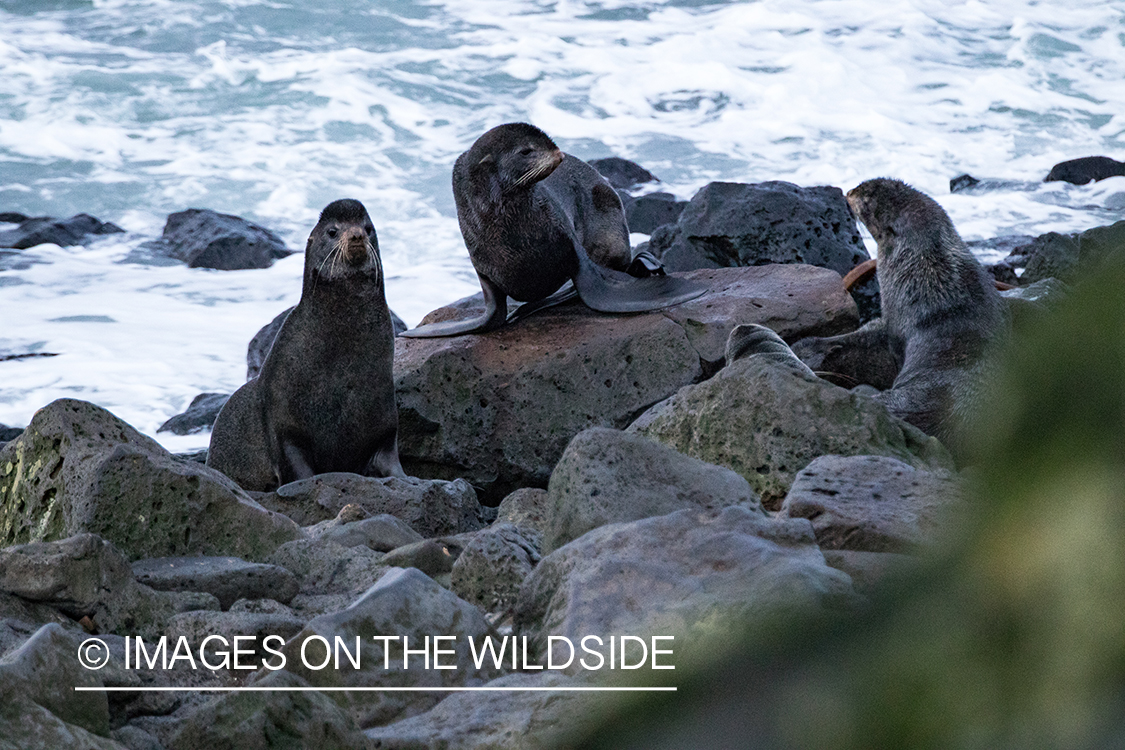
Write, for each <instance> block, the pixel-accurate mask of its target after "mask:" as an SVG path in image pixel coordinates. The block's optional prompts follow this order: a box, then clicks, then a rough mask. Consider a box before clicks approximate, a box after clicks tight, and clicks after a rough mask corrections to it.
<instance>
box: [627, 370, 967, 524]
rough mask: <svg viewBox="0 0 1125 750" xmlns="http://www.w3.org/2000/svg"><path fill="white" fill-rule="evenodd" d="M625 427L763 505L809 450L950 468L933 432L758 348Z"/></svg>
mask: <svg viewBox="0 0 1125 750" xmlns="http://www.w3.org/2000/svg"><path fill="white" fill-rule="evenodd" d="M627 431H628V432H635V433H638V434H640V435H644V436H647V437H650V438H652V439H654V440H658V441H660V442H662V443H664V444H665V445H668V446H671V447H672V448H675V449H676V450H678V451H680V452H681V453H686V454H687V455H689V456H694V457H695V458H698V459H700V460H702V461H707V462H708V463H714V464H718V465H719V466H726V467H728V468H730V469H733V470H734V471H736V472H738V473H739V474H741V475H742V476H743V477H745V478H746V480H747V481H748V482H749V483H750V486H751V487H753V488H754V489H755V490H756V491H757V492H758V493H759V495H760V496H761V498H762V502H763V505H765V506H766V507H767V508H771V509H776V507H777V506H778V505H779V504H780V502H781V500H782V499H783V498H784V497H785V495H786V493H787V492H788V491H789V488H790V486H791V485H792V483H793V480H794V478H795V477H796V476H797V472H799V471H800V470H801V469H803V468H805V467H806V466H807V465H808V464H809V463H810V462H812V460H813V459H814V458H816V457H818V456H823V455H829V454H833V455H853V456H854V455H884V456H891V457H893V458H898V459H900V460H902V461H904V462H906V463H908V464H910V465H911V466H916V467H919V468H924V469H934V468H944V469H952V468H953V459H952V457H951V456H950V455H949V452H948V451H947V450H946V449H945V448H944V447H943V446H942V445H941V443H940V442H938V440H937V439H936V438H932V437H929V436H927V435H925V434H924V433H922V432H921V431H920V430H918V429H917V428H915V427H913V426H911V425H909V424H907V423H906V422H903V421H902V420H900V419H897V418H895V417H893V416H891V414H890V412H888V411H887V409H886V407H884V406H883V405H882V404H880V403H878V402H877V401H875V400H874V399H872V398H870V397H869V396H865V395H862V394H859V393H853V392H851V391H848V390H845V389H844V388H840V387H839V386H835V385H832V384H831V383H828V382H825V381H824V380H821V379H820V378H817V377H815V376H813V375H811V374H808V373H806V372H803V371H801V370H799V369H797V368H795V367H792V366H789V365H787V364H785V363H784V362H779V361H777V360H775V359H771V358H770V356H769V355H764V354H755V355H750V356H748V357H745V358H743V359H739V360H737V361H735V362H734V363H733V364H731V365H728V366H727V367H725V368H723V369H722V370H721V371H720V372H719V373H718V374H717V375H716V376H715V377H713V378H711V379H710V380H708V381H705V382H703V383H699V384H697V385H691V386H687V387H685V388H683V389H681V390H680V391H679V392H677V393H676V394H675V395H674V396H672V397H671V398H669V399H667V400H666V401H663V402H661V403H659V404H657V405H656V406H654V407H652V408H651V409H649V410H648V411H647V412H645V413H644V414H642V415H641V416H640V417H638V418H637V420H636V421H635V422H634V423H633V424H632V425H630V426H629V428H628V430H627Z"/></svg>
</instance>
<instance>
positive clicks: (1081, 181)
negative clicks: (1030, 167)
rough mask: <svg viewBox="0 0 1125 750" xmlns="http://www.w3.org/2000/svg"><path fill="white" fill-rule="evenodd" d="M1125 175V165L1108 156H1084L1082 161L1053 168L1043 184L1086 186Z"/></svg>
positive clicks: (1071, 160)
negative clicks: (1060, 183)
mask: <svg viewBox="0 0 1125 750" xmlns="http://www.w3.org/2000/svg"><path fill="white" fill-rule="evenodd" d="M1122 175H1125V163H1122V162H1119V161H1117V160H1115V159H1111V158H1109V157H1108V156H1084V157H1082V158H1080V159H1070V160H1069V161H1061V162H1059V163H1058V164H1056V165H1055V166H1053V167H1051V171H1050V172H1048V173H1047V176H1046V177H1044V178H1043V182H1069V183H1070V184H1072V185H1085V184H1086V183H1088V182H1091V181H1094V182H1097V181H1100V180H1104V179H1107V178H1109V177H1120V176H1122Z"/></svg>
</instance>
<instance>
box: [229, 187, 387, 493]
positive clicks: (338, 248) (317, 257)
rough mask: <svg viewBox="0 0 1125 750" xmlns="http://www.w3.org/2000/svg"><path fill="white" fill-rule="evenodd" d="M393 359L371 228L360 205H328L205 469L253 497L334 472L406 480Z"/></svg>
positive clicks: (232, 402) (231, 404) (232, 403)
mask: <svg viewBox="0 0 1125 750" xmlns="http://www.w3.org/2000/svg"><path fill="white" fill-rule="evenodd" d="M393 359H394V333H393V331H392V328H391V316H390V311H389V310H388V309H387V301H386V298H385V296H384V293H383V266H382V262H381V260H380V258H379V244H378V239H377V238H376V235H375V227H374V226H373V225H372V223H371V219H370V217H369V216H368V215H367V209H365V208H364V207H363V204H362V203H360V202H359V201H356V200H338V201H334V202H332V203H330V204H328V206H327V207H325V209H324V210H323V211H322V212H321V214H320V219H319V221H318V222H317V225H316V227H315V228H314V229H313V230H312V234H310V235H309V241H308V244H307V245H306V247H305V275H304V280H303V283H302V288H301V301H300V302H299V303H298V304H297V306H296V307H295V308H294V309H293V312H291V313H290V314H289V316H288V317H287V318H286V319H285V322H284V324H282V326H281V330H280V331H278V334H277V339H276V340H275V341H274V343H273V346H272V347H271V348H270V351H269V354H268V355H267V356H266V359H265V362H264V363H263V364H262V370H261V373H260V374H259V376H258V377H257V378H255V379H253V380H250V381H249V382H247V383H246V384H245V385H243V386H242V387H241V388H239V389H238V390H237V391H235V393H234V395H233V396H231V398H230V401H228V402H227V403H226V405H225V406H224V407H223V409H222V411H221V412H219V417H218V419H217V420H216V421H215V427H214V429H213V430H212V432H211V447H210V450H209V452H208V455H207V465H208V466H211V467H213V468H215V469H218V470H219V471H221V472H223V473H224V474H226V475H227V476H229V477H230V478H231V479H233V480H234V481H235V482H237V483H238V484H239V485H241V486H242V487H243V488H244V489H248V490H258V491H267V490H271V489H273V488H275V487H276V486H278V485H280V484H286V483H288V482H292V481H295V480H297V479H304V478H306V477H310V476H313V475H314V474H324V473H327V472H333V471H346V472H352V473H356V474H369V475H374V476H391V475H393V476H405V474H404V473H403V470H402V466H401V464H400V463H399V459H398V444H397V433H398V410H397V407H396V405H395V389H394V381H393V378H392V375H391V364H392V362H393Z"/></svg>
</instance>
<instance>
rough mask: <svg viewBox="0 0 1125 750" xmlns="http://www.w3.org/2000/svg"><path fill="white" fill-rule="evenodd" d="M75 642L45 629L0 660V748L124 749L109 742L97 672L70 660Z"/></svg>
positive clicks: (53, 627) (55, 630)
mask: <svg viewBox="0 0 1125 750" xmlns="http://www.w3.org/2000/svg"><path fill="white" fill-rule="evenodd" d="M77 645H78V644H77V642H76V641H74V640H73V639H71V638H70V637H69V636H68V635H67V634H66V632H65V631H64V630H63V629H62V628H61V627H60V626H58V625H55V624H51V625H44V626H43V627H41V628H40V629H39V630H38V631H36V633H35V635H33V636H32V637H31V638H30V639H29V640H28V641H27V642H26V643H25V644H23V646H21V647H20V648H18V649H16V650H15V651H13V652H11V653H10V654H8V655H7V656H5V657H4V658H3V659H0V727H3V728H4V732H3V735H2V736H0V747H4V748H6V749H7V748H12V750H17V749H18V750H25V749H26V750H33V749H34V750H37V749H38V748H44V749H46V748H72V747H73V748H83V749H85V748H91V749H92V750H126V748H125V746H124V745H121V744H118V743H117V742H115V741H113V740H112V739H110V738H109V706H108V702H107V700H106V694H105V693H104V692H99V691H81V692H79V691H76V690H75V689H74V688H75V687H90V688H100V687H102V682H101V680H100V679H99V677H98V672H97V671H93V670H88V669H83V668H81V667H80V666H78V663H77V661H76V659H75V653H76V649H77Z"/></svg>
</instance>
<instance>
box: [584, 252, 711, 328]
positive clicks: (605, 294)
mask: <svg viewBox="0 0 1125 750" xmlns="http://www.w3.org/2000/svg"><path fill="white" fill-rule="evenodd" d="M574 250H575V253H576V254H577V255H578V273H576V274H575V275H574V286H575V287H576V288H577V289H578V296H579V297H581V298H582V301H583V302H584V303H586V306H587V307H589V308H590V309H591V310H597V311H598V312H609V313H628V312H644V311H646V310H659V309H661V308H663V307H671V306H672V305H678V304H680V303H682V302H687V301H688V300H692V299H695V298H696V297H701V296H703V294H704V293H705V292H706V291H707V288H706V287H704V286H702V285H700V284H696V283H695V282H692V281H688V280H687V279H676V278H673V277H671V276H650V277H648V278H644V279H638V278H635V277H633V276H630V275H629V274H625V273H621V272H620V271H613V270H610V269H608V268H602V267H601V266H599V265H596V264H595V263H594V261H592V260H590V256H589V255H587V254H586V251H585V249H583V248H582V246H581V245H579V244H578V243H577V242H576V243H574Z"/></svg>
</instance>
